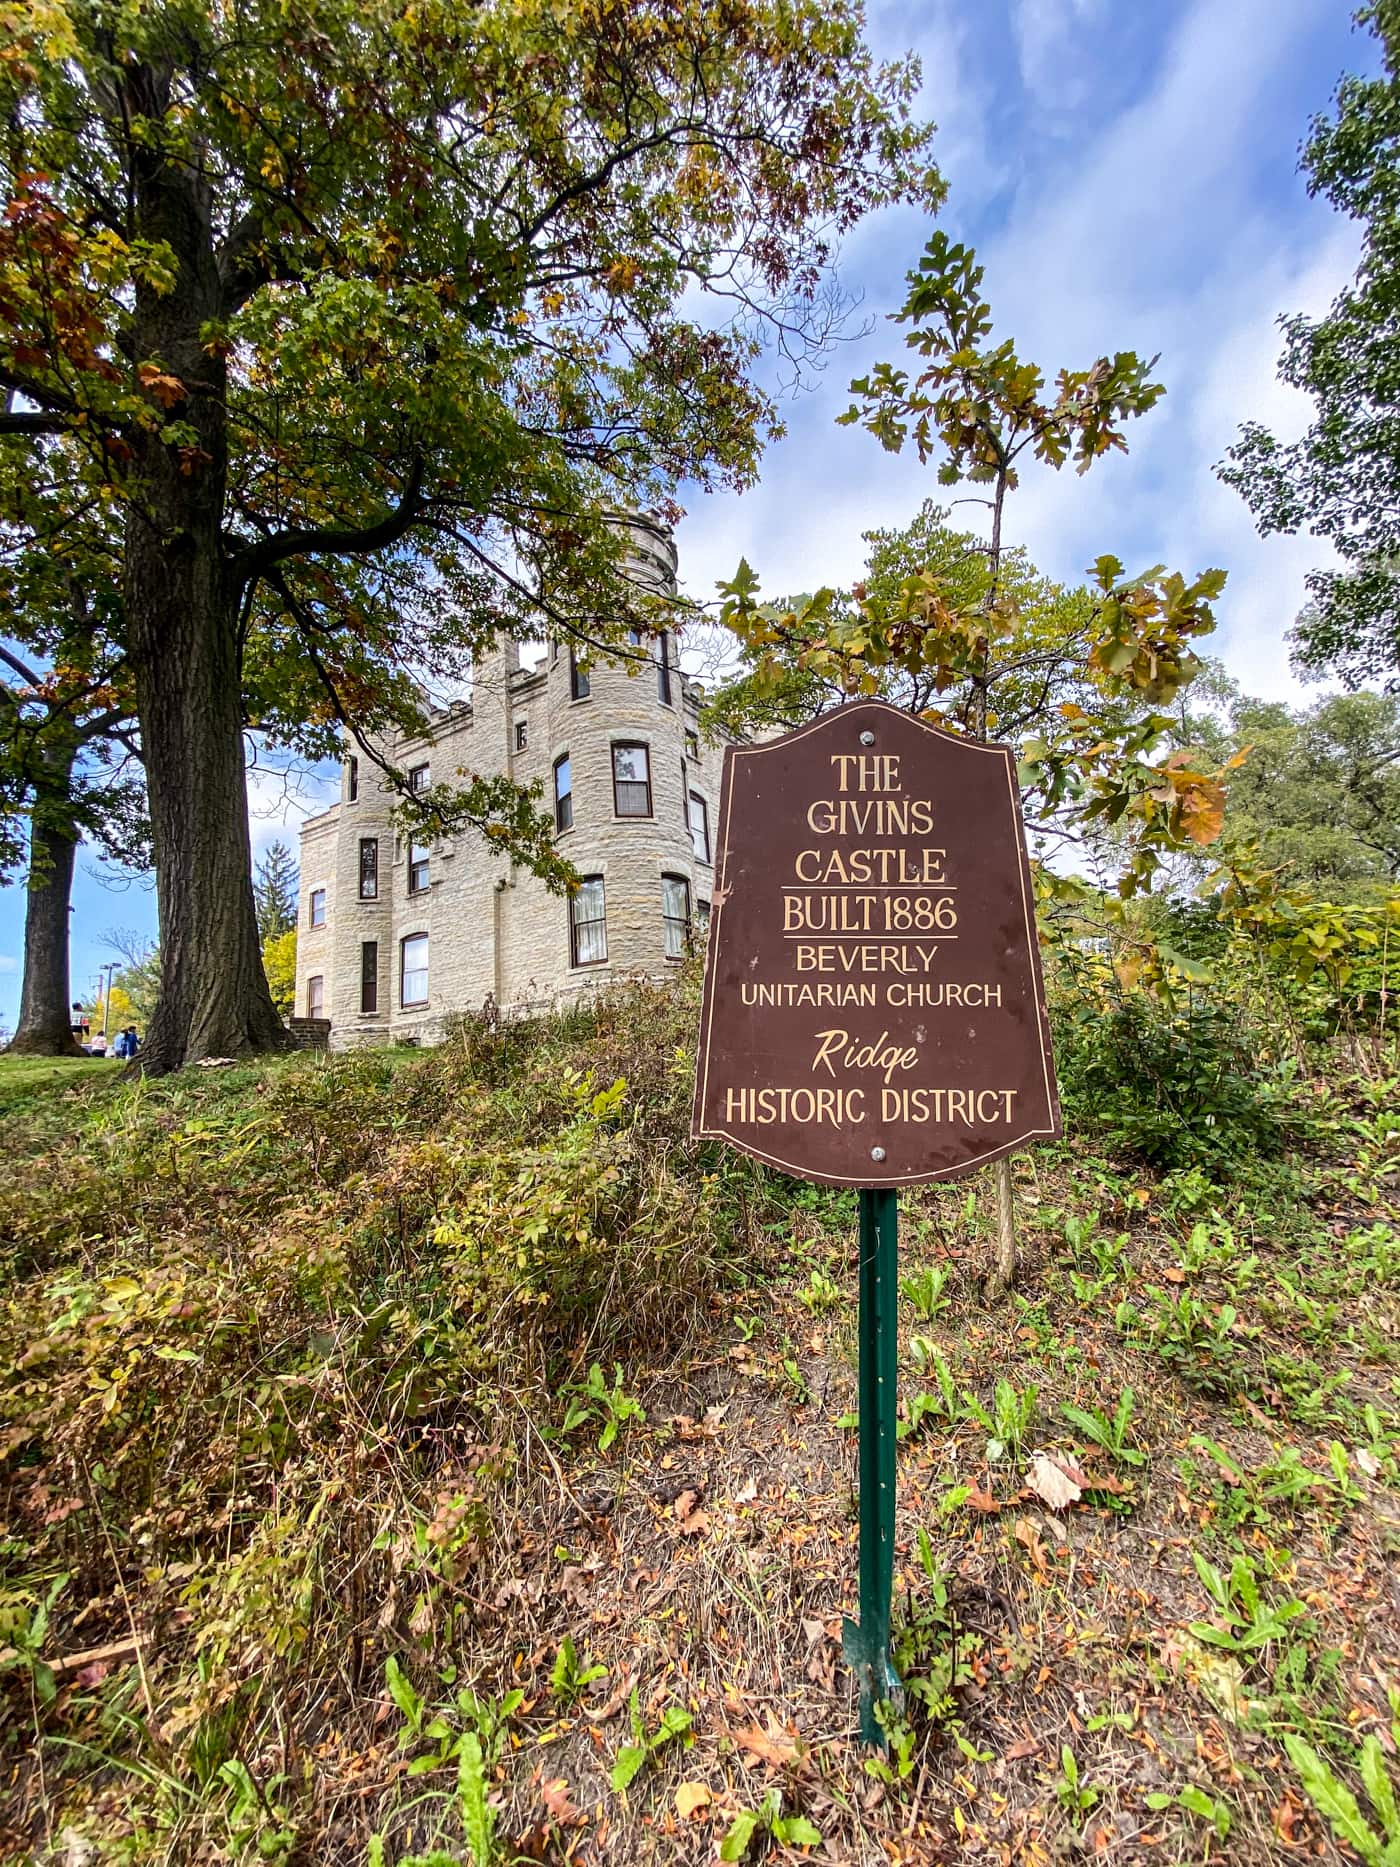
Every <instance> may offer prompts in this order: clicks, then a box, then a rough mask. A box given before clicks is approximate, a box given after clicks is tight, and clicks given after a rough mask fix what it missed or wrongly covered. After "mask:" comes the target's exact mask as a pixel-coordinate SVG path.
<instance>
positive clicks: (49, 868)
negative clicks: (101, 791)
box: [9, 809, 83, 1057]
mask: <svg viewBox="0 0 1400 1867" xmlns="http://www.w3.org/2000/svg"><path fill="white" fill-rule="evenodd" d="M77 843H78V833H77V831H76V830H73V831H72V833H71V834H68V835H65V834H64V833H63V831H62V830H61V829H60V828H58V827H57V826H55V825H53V824H51V823H46V822H45V821H44V813H43V812H42V810H38V809H36V812H35V817H34V827H33V832H32V834H31V837H30V844H29V894H28V900H27V902H26V905H25V911H24V984H23V985H22V986H21V988H20V998H19V1023H18V1025H17V1026H16V1027H15V1034H14V1036H13V1037H12V1038H11V1039H10V1043H9V1050H10V1052H11V1054H12V1055H19V1056H30V1057H80V1056H82V1054H83V1049H82V1046H81V1044H79V1043H77V1042H76V1041H75V1039H74V1037H73V1032H72V1020H71V1014H70V1012H69V1009H68V898H69V895H70V894H71V893H72V889H73V857H74V853H75V851H76V849H77Z"/></svg>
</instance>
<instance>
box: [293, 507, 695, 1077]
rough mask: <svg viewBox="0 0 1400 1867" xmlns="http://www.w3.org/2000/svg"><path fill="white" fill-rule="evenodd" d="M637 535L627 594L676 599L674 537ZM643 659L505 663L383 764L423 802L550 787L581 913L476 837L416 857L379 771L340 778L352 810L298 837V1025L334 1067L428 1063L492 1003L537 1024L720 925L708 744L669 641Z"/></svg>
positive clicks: (659, 969) (560, 650) (641, 529)
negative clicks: (420, 1050) (427, 794)
mask: <svg viewBox="0 0 1400 1867" xmlns="http://www.w3.org/2000/svg"><path fill="white" fill-rule="evenodd" d="M631 531H632V540H633V542H632V550H631V559H632V563H631V570H632V574H633V575H634V576H636V577H638V578H643V579H646V580H647V581H649V582H650V583H652V584H653V586H654V587H659V588H666V589H674V587H675V571H676V555H675V547H674V545H673V544H672V543H671V540H670V538H669V536H667V535H666V534H664V533H662V532H660V531H659V530H657V529H655V528H653V527H652V526H650V525H649V524H647V523H645V522H644V521H641V520H636V521H633V522H632V526H631ZM646 649H647V652H648V654H649V655H650V662H649V664H646V665H642V666H641V668H640V671H638V664H637V663H636V662H632V663H629V664H627V665H625V666H624V665H621V664H618V665H612V664H608V663H604V662H602V661H598V662H595V663H594V664H593V666H592V667H591V668H589V669H588V670H587V671H585V670H584V669H583V668H582V667H581V666H580V665H579V661H578V659H577V657H576V656H575V655H574V654H573V653H572V652H571V650H570V648H569V646H568V645H567V644H556V645H554V646H552V647H551V648H549V649H548V650H547V651H546V654H545V657H544V660H543V661H542V662H541V663H540V664H539V666H538V667H535V668H532V669H524V668H522V667H521V666H520V661H519V650H518V648H517V647H516V646H515V644H513V643H507V644H504V645H503V646H502V647H501V648H500V649H498V650H497V652H496V653H495V654H494V655H492V656H489V657H484V658H483V660H482V663H481V665H480V666H479V667H477V668H476V669H474V670H473V679H472V695H471V700H470V702H467V703H462V704H459V705H456V706H453V707H451V708H449V709H447V710H446V711H445V712H444V713H442V714H441V715H439V716H438V718H437V719H436V720H435V721H434V723H433V727H432V731H431V733H430V735H429V736H427V737H424V738H420V739H396V740H394V741H392V742H391V743H388V744H386V745H385V746H384V747H383V748H382V750H383V752H384V754H385V755H386V758H387V760H388V762H390V763H392V764H393V765H395V766H396V767H398V768H399V769H400V770H406V771H407V772H408V774H409V780H410V783H411V784H413V785H414V787H415V788H420V787H422V786H425V785H427V784H429V783H431V782H437V781H441V782H448V783H450V782H452V781H453V780H454V778H455V777H456V776H457V774H458V773H459V771H461V770H466V771H469V772H470V771H475V772H481V773H483V774H490V773H493V772H505V773H507V774H508V775H509V776H510V777H512V778H513V779H515V780H516V781H517V782H519V783H522V784H527V783H530V782H531V781H532V780H535V779H538V780H539V781H540V782H541V783H542V784H543V787H544V803H545V807H546V808H547V809H549V810H551V811H552V812H553V816H554V823H555V837H556V842H557V844H558V847H559V849H560V851H561V852H562V853H563V854H564V855H565V856H567V858H568V860H569V861H570V862H571V863H572V864H573V867H574V868H575V870H576V871H577V872H578V873H579V875H580V876H581V877H582V878H583V883H582V887H581V888H580V889H579V892H578V893H577V894H576V895H575V896H573V897H572V899H569V900H566V899H564V898H562V897H561V896H558V895H552V894H550V893H549V892H548V891H547V890H546V888H545V886H544V884H543V882H541V881H539V880H538V879H537V878H536V877H535V876H533V875H531V874H530V873H529V872H528V870H525V869H521V868H518V867H516V866H514V865H512V864H511V863H510V862H509V861H508V860H507V859H506V858H504V857H503V856H501V855H500V854H498V853H497V852H496V851H494V850H493V849H492V848H491V847H490V846H489V845H488V844H487V842H486V841H485V839H484V838H482V837H481V836H479V835H478V834H476V833H475V832H467V833H465V834H463V835H460V836H453V837H447V838H443V839H441V840H440V841H437V842H434V843H431V844H420V843H417V842H414V841H412V840H410V839H409V838H407V837H405V836H404V835H402V834H401V833H400V832H398V831H397V830H396V829H395V826H394V824H393V822H392V820H391V815H390V813H391V811H392V808H393V804H394V801H395V800H394V797H393V795H392V793H390V792H388V791H386V790H385V789H384V788H383V787H382V786H381V785H380V784H379V782H378V771H377V767H375V766H373V765H371V764H370V763H369V762H368V761H366V760H360V759H357V758H355V757H347V758H346V759H345V761H344V764H343V767H342V772H341V793H340V801H339V802H338V803H336V804H332V805H331V807H330V809H329V810H327V811H325V812H323V813H322V814H321V815H320V816H318V817H312V818H309V819H308V820H307V822H306V823H305V824H304V825H303V826H302V831H301V890H300V892H301V900H300V912H299V915H298V932H297V983H296V1005H295V1014H296V1015H297V1016H298V1017H309V1018H324V1019H329V1021H330V1026H331V1037H330V1041H331V1045H332V1048H335V1049H343V1048H347V1047H351V1046H354V1045H358V1044H371V1043H385V1042H389V1041H394V1040H397V1041H403V1040H412V1041H417V1042H422V1043H431V1042H433V1041H435V1040H437V1039H438V1038H440V1037H441V1036H442V1035H443V1032H444V1028H445V1023H446V1020H448V1019H449V1018H451V1017H452V1016H453V1015H454V1014H457V1013H461V1012H464V1011H478V1010H480V1009H481V1007H482V1006H483V1005H484V1004H485V1003H486V1001H487V1000H488V999H490V1000H492V1001H493V1002H494V1004H495V1005H496V1006H497V1007H499V1008H500V1009H501V1010H502V1011H505V1012H510V1011H516V1010H526V1009H530V1008H538V1007H541V1006H544V1005H548V1004H554V1003H558V1002H559V1001H560V1000H562V999H566V998H569V997H571V996H574V995H576V994H578V993H580V992H583V991H588V990H591V989H594V988H596V987H598V986H599V985H602V984H606V983H608V982H610V981H613V980H617V979H620V978H623V977H626V976H629V975H632V974H636V973H643V974H646V975H649V976H652V977H655V976H657V975H659V974H662V973H664V972H666V971H667V970H668V969H669V968H670V967H672V966H674V965H675V964H677V963H678V962H679V961H680V960H681V959H682V958H683V957H684V955H685V953H686V952H687V951H688V950H689V947H690V944H691V941H692V937H693V934H694V933H695V932H696V931H697V930H698V929H700V928H701V927H703V925H704V924H705V922H706V921H707V919H708V916H709V908H710V897H711V892H712V888H713V876H714V869H713V861H714V849H713V837H714V831H715V820H716V815H717V804H718V799H719V776H720V764H721V758H722V752H721V749H720V748H718V747H716V746H715V745H713V744H710V745H706V744H704V743H703V742H702V740H701V737H700V730H699V711H700V699H701V690H700V688H699V687H698V685H697V684H696V683H695V682H693V681H690V680H688V679H687V678H686V677H685V676H684V675H683V674H682V673H681V671H680V668H679V665H678V663H677V659H676V643H675V640H674V638H673V637H672V636H670V635H667V636H664V637H662V638H661V639H660V641H654V640H651V639H648V641H647V643H646Z"/></svg>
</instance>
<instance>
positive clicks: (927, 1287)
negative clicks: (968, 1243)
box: [899, 1264, 951, 1322]
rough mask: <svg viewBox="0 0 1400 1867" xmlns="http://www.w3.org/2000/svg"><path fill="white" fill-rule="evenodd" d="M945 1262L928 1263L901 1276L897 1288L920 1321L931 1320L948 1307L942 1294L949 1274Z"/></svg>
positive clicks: (946, 1299)
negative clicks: (907, 1274) (906, 1275)
mask: <svg viewBox="0 0 1400 1867" xmlns="http://www.w3.org/2000/svg"><path fill="white" fill-rule="evenodd" d="M950 1274H951V1273H950V1272H949V1269H948V1266H947V1265H946V1264H928V1265H925V1266H924V1268H923V1269H922V1270H919V1271H915V1272H913V1273H912V1274H911V1275H910V1276H908V1277H901V1278H900V1280H899V1288H900V1291H901V1293H902V1295H903V1296H904V1299H905V1301H906V1302H907V1303H908V1304H909V1305H910V1306H911V1308H912V1309H913V1311H914V1314H915V1315H916V1316H917V1317H918V1319H919V1321H920V1322H933V1321H934V1320H935V1318H936V1317H938V1316H940V1315H941V1314H942V1313H943V1311H944V1310H945V1309H947V1307H948V1302H949V1299H948V1298H947V1297H946V1296H945V1295H944V1291H945V1290H946V1289H947V1286H948V1278H949V1276H950Z"/></svg>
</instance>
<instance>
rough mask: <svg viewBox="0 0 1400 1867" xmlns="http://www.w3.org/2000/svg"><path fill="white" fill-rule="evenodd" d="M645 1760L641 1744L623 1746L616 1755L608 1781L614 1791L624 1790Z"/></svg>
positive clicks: (644, 1751) (644, 1752) (645, 1755)
mask: <svg viewBox="0 0 1400 1867" xmlns="http://www.w3.org/2000/svg"><path fill="white" fill-rule="evenodd" d="M646 1760H647V1753H646V1750H645V1748H644V1747H643V1746H642V1745H641V1744H624V1745H623V1746H622V1749H621V1750H620V1751H618V1753H617V1761H616V1762H615V1763H614V1764H613V1767H612V1773H611V1775H610V1776H609V1777H608V1781H609V1782H610V1783H611V1784H612V1786H613V1788H614V1789H617V1790H623V1789H626V1787H627V1785H628V1784H629V1783H630V1782H631V1781H632V1779H633V1778H634V1777H635V1776H636V1774H637V1772H638V1770H640V1769H641V1767H642V1765H643V1764H644V1763H645V1762H646Z"/></svg>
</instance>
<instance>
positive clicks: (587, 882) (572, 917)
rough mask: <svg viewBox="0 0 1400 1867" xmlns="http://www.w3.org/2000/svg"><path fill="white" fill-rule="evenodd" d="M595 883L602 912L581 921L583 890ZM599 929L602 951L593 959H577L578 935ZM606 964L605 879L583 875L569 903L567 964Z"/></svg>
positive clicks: (606, 904) (606, 893)
mask: <svg viewBox="0 0 1400 1867" xmlns="http://www.w3.org/2000/svg"><path fill="white" fill-rule="evenodd" d="M595 882H596V883H597V885H598V888H599V890H600V891H601V896H602V912H601V913H600V914H596V915H594V916H593V917H592V918H591V919H589V920H586V921H582V920H580V919H579V917H578V910H579V905H580V903H581V902H582V901H583V898H584V890H585V889H586V888H591V887H592V886H593V884H594V883H595ZM592 927H601V928H602V930H603V950H602V952H601V953H600V954H598V956H597V957H596V958H594V959H580V958H579V934H580V933H582V932H583V930H584V929H585V928H592ZM607 963H608V889H607V882H606V880H605V878H604V877H603V876H601V875H583V876H580V877H579V888H578V893H577V894H576V895H574V896H573V897H572V898H571V899H570V901H569V964H570V965H571V966H606V965H607Z"/></svg>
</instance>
